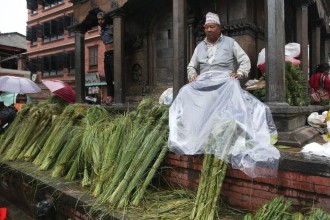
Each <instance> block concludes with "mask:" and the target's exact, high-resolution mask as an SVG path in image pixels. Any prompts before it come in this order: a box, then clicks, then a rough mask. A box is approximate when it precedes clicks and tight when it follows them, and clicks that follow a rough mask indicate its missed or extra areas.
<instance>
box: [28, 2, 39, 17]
mask: <svg viewBox="0 0 330 220" xmlns="http://www.w3.org/2000/svg"><path fill="white" fill-rule="evenodd" d="M26 3H27V4H26V8H27V9H29V10H31V11H32V14H36V13H37V11H38V0H27V1H26Z"/></svg>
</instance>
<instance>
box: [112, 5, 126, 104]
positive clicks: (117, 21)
mask: <svg viewBox="0 0 330 220" xmlns="http://www.w3.org/2000/svg"><path fill="white" fill-rule="evenodd" d="M110 16H111V17H112V19H113V55H114V64H113V66H114V86H115V97H114V99H115V100H114V101H115V103H125V93H126V91H125V69H124V63H125V62H124V61H125V60H124V48H125V45H124V38H125V36H124V13H123V12H122V11H116V12H115V13H114V14H112V15H110Z"/></svg>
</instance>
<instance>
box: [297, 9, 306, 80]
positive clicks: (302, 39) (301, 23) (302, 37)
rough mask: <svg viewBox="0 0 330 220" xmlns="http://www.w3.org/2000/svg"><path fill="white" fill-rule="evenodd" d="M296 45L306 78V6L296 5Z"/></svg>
mask: <svg viewBox="0 0 330 220" xmlns="http://www.w3.org/2000/svg"><path fill="white" fill-rule="evenodd" d="M296 19H297V21H296V22H297V30H296V32H297V43H299V44H300V61H301V65H300V66H301V69H302V71H303V73H304V75H305V76H306V77H307V78H308V74H309V71H308V65H309V63H308V62H309V61H308V4H304V3H302V4H299V5H297V17H296Z"/></svg>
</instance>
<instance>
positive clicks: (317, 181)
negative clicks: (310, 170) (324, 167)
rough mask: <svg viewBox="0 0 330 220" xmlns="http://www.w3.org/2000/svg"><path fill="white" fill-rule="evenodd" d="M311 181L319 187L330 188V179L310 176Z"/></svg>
mask: <svg viewBox="0 0 330 220" xmlns="http://www.w3.org/2000/svg"><path fill="white" fill-rule="evenodd" d="M310 179H311V181H312V182H313V183H315V184H317V185H321V186H328V187H330V177H321V176H310Z"/></svg>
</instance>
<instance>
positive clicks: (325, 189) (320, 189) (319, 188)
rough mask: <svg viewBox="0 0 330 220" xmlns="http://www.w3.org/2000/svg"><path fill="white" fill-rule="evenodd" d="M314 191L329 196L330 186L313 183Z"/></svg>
mask: <svg viewBox="0 0 330 220" xmlns="http://www.w3.org/2000/svg"><path fill="white" fill-rule="evenodd" d="M315 192H316V193H319V194H324V195H328V196H330V187H327V186H318V185H315Z"/></svg>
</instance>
